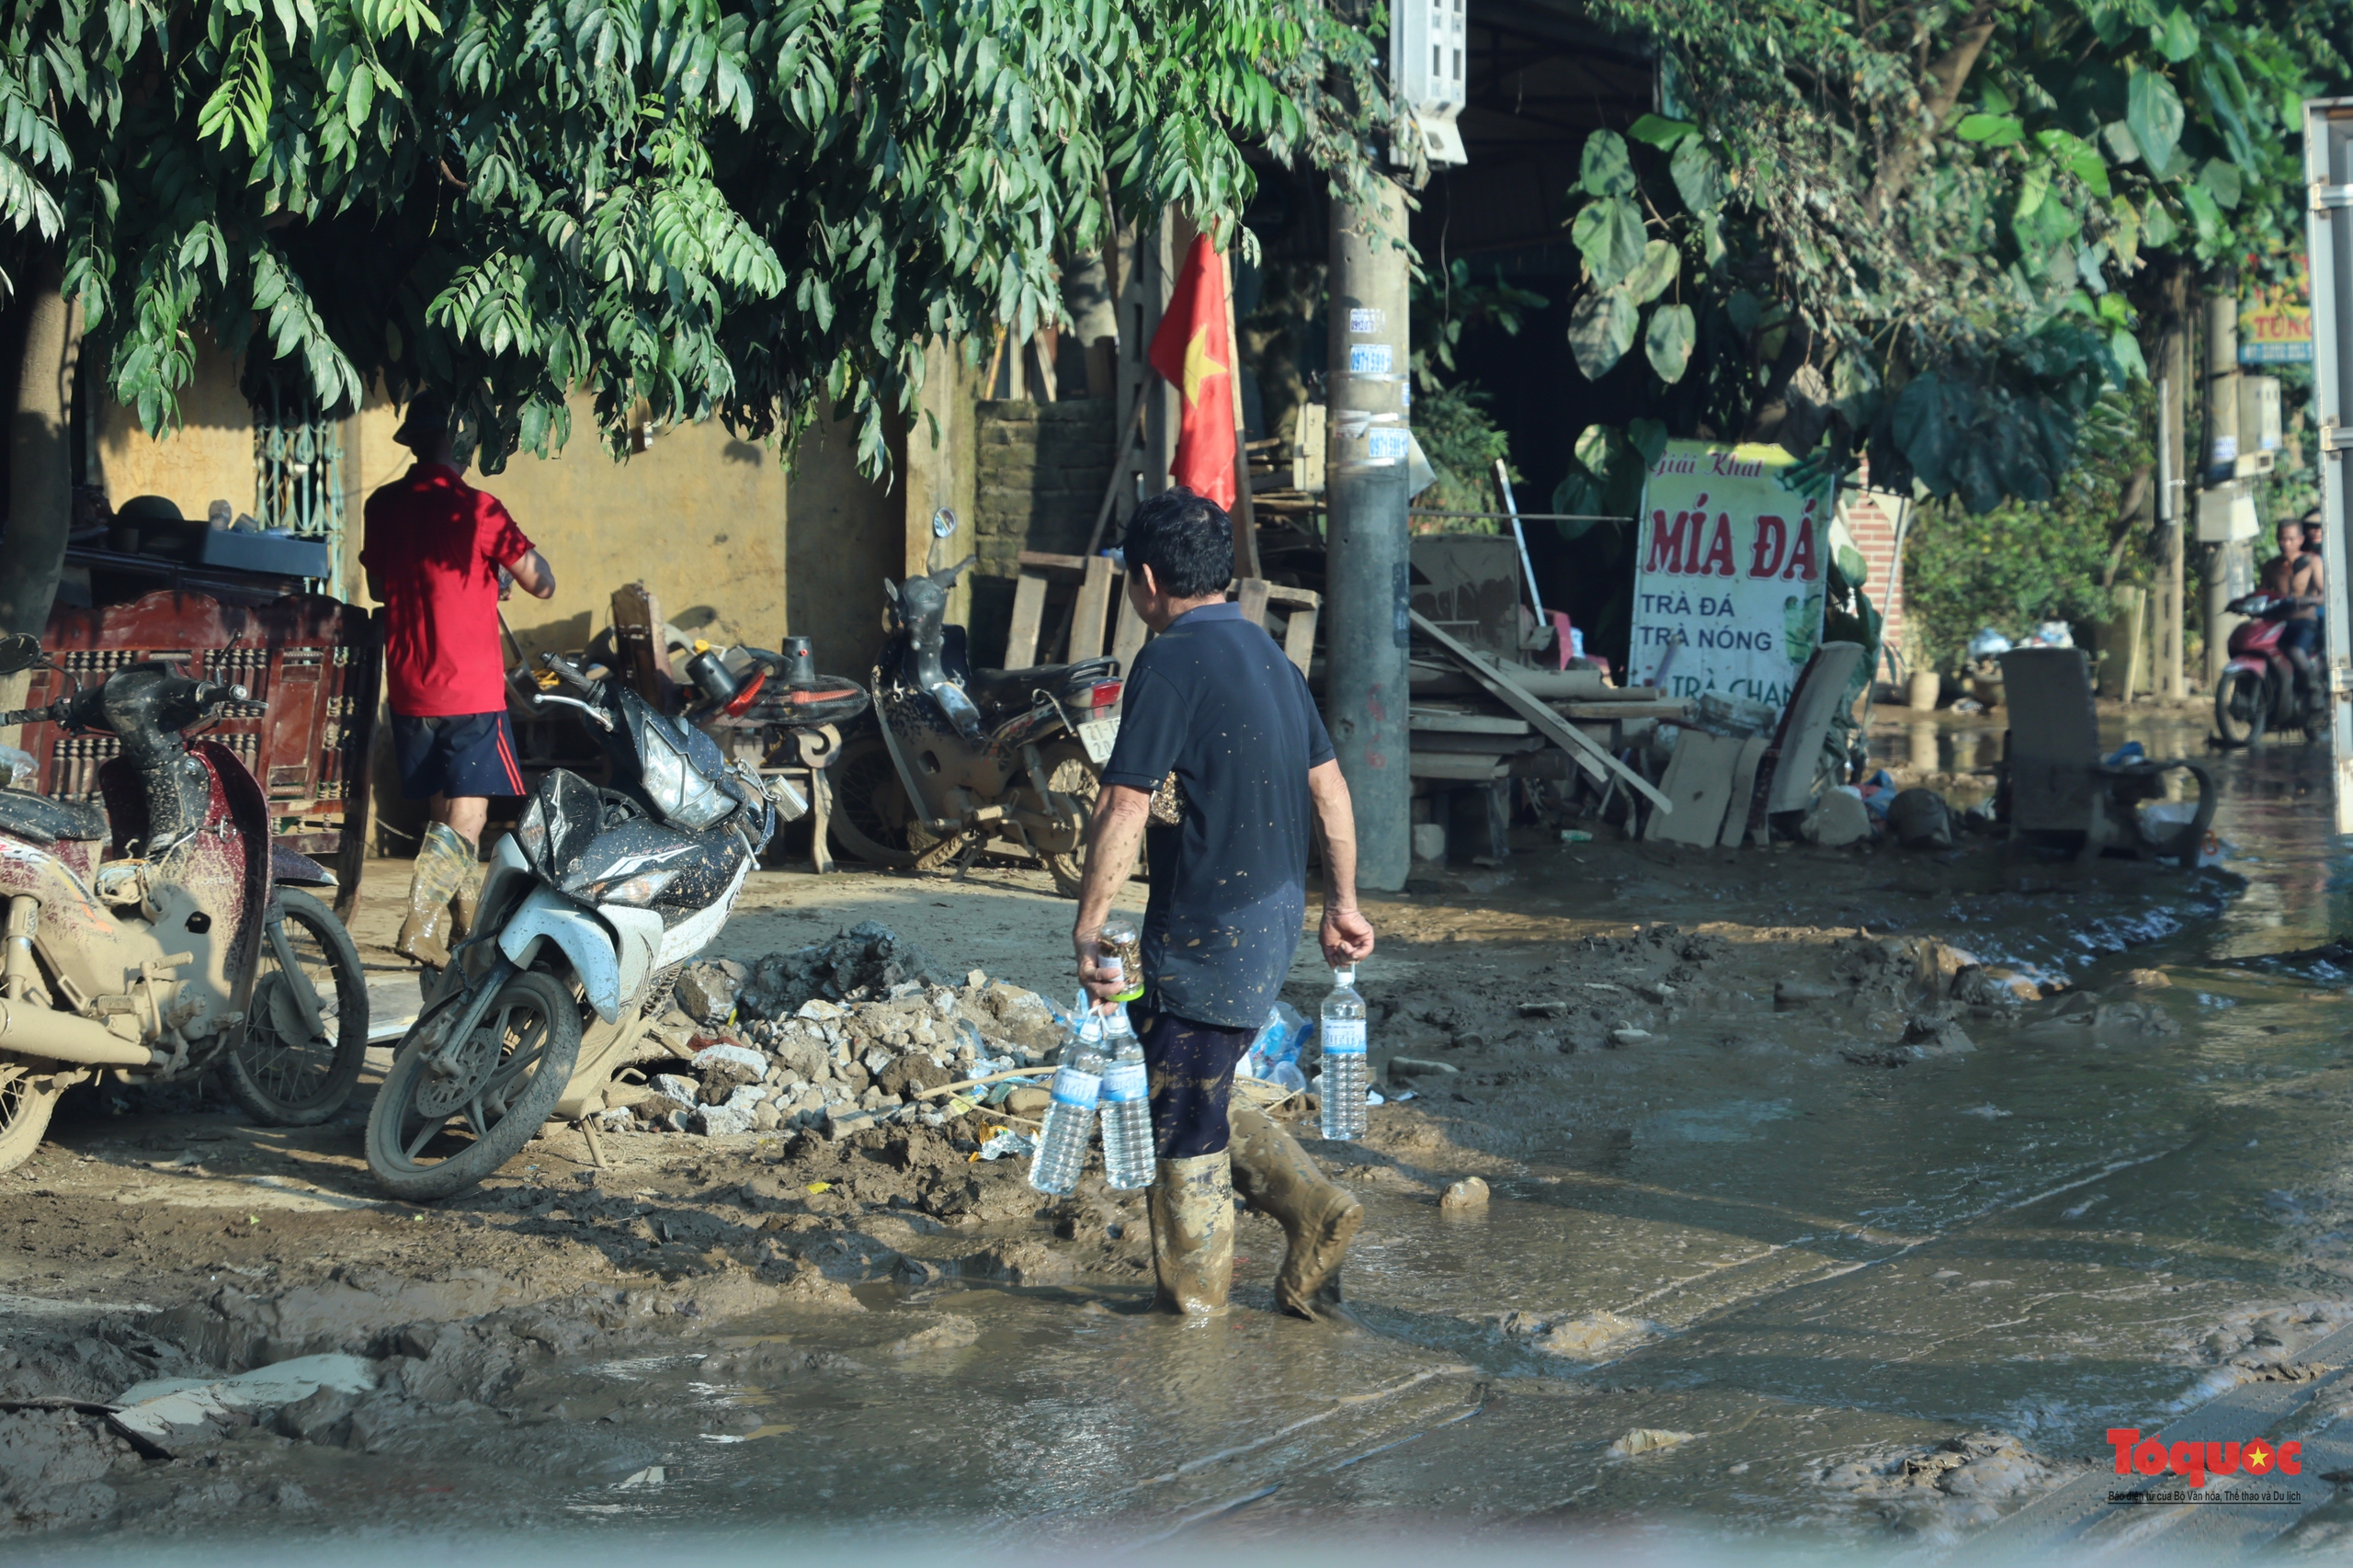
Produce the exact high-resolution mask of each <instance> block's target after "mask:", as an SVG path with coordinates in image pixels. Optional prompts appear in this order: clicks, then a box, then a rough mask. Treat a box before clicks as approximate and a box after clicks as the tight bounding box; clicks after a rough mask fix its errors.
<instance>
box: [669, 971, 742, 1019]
mask: <svg viewBox="0 0 2353 1568" xmlns="http://www.w3.org/2000/svg"><path fill="white" fill-rule="evenodd" d="M751 978H752V971H750V970H748V969H746V968H745V967H744V966H743V965H742V964H740V963H737V962H735V961H734V960H733V959H705V960H702V961H701V962H699V963H690V964H688V966H687V967H686V968H685V969H683V970H681V971H678V982H677V984H676V987H675V988H674V989H673V990H672V991H671V995H672V996H673V997H674V998H676V1001H677V1004H678V1006H680V1007H682V1008H684V1009H685V1010H686V1013H687V1016H688V1017H691V1018H693V1019H694V1020H695V1021H696V1022H697V1023H700V1024H709V1025H714V1026H715V1025H719V1024H723V1023H725V1022H726V1021H727V1020H728V1018H729V1017H730V1016H731V1015H733V1013H734V1011H735V999H736V997H737V995H738V994H741V993H742V991H743V989H744V986H745V983H746V982H748V981H749V980H750V979H751Z"/></svg>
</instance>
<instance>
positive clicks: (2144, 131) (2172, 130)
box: [2124, 71, 2182, 172]
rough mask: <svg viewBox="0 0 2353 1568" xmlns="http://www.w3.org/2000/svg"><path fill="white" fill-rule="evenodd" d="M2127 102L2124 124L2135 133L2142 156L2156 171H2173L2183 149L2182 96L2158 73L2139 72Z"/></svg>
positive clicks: (2134, 75) (2128, 88)
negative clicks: (2177, 155) (2178, 153)
mask: <svg viewBox="0 0 2353 1568" xmlns="http://www.w3.org/2000/svg"><path fill="white" fill-rule="evenodd" d="M2125 98H2126V106H2127V107H2126V108H2125V111H2124V123H2125V124H2126V125H2127V126H2129V127H2130V128H2131V131H2132V140H2133V142H2135V143H2136V144H2137V145H2138V146H2139V147H2140V149H2141V155H2142V156H2143V158H2146V159H2147V160H2148V161H2149V167H2150V168H2152V169H2154V170H2157V171H2159V172H2163V171H2165V170H2167V169H2170V168H2171V167H2172V166H2173V162H2174V154H2175V153H2176V152H2177V151H2178V150H2179V148H2180V145H2181V120H2182V111H2181V95H2180V94H2178V93H2177V92H2175V91H2174V89H2173V84H2172V83H2171V82H2168V81H2166V80H2165V78H2164V77H2163V76H2160V75H2158V74H2155V73H2154V72H2151V71H2135V72H2133V73H2132V80H2131V85H2129V86H2127V88H2126V89H2125Z"/></svg>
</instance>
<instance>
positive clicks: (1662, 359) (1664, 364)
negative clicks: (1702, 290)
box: [1643, 305, 1699, 386]
mask: <svg viewBox="0 0 2353 1568" xmlns="http://www.w3.org/2000/svg"><path fill="white" fill-rule="evenodd" d="M1698 341H1699V323H1698V322H1697V321H1696V320H1694V319H1693V317H1692V314H1691V307H1690V306H1688V305H1661V306H1660V307H1659V308H1658V309H1657V310H1655V311H1653V312H1651V330H1650V332H1649V334H1648V335H1646V336H1645V337H1644V338H1643V353H1645V354H1647V355H1649V356H1650V361H1651V369H1654V370H1655V371H1657V372H1658V379H1659V380H1660V381H1665V383H1666V384H1667V385H1669V386H1673V385H1674V384H1675V383H1676V382H1677V381H1681V380H1682V379H1683V371H1684V368H1685V367H1686V366H1688V365H1689V364H1690V363H1691V348H1692V345H1694V344H1695V343H1697V342H1698Z"/></svg>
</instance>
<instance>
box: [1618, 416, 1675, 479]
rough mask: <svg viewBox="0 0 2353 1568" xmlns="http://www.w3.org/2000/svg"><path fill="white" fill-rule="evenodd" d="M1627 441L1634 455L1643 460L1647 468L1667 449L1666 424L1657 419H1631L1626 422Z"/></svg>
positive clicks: (1644, 466)
mask: <svg viewBox="0 0 2353 1568" xmlns="http://www.w3.org/2000/svg"><path fill="white" fill-rule="evenodd" d="M1626 441H1627V444H1628V445H1629V446H1631V447H1632V448H1633V449H1634V455H1635V456H1637V457H1639V458H1641V459H1642V460H1643V468H1644V469H1645V470H1647V469H1648V468H1649V467H1650V466H1651V464H1653V463H1654V462H1656V461H1658V460H1659V459H1660V458H1661V457H1662V456H1663V455H1665V451H1666V425H1665V421H1663V420H1657V419H1630V420H1628V421H1627V422H1626Z"/></svg>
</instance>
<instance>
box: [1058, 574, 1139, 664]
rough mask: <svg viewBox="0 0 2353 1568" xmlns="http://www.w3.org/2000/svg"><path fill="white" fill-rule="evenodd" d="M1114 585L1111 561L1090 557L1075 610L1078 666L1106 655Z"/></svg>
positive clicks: (1073, 655)
mask: <svg viewBox="0 0 2353 1568" xmlns="http://www.w3.org/2000/svg"><path fill="white" fill-rule="evenodd" d="M1111 582H1112V572H1111V562H1110V560H1109V559H1108V557H1106V556H1101V555H1090V556H1088V557H1087V558H1086V577H1085V579H1084V580H1082V581H1081V582H1080V583H1079V585H1078V604H1077V606H1076V608H1074V609H1073V610H1072V611H1071V622H1070V662H1071V663H1072V664H1076V663H1078V662H1079V661H1080V660H1081V659H1094V658H1099V657H1101V656H1102V653H1103V624H1104V621H1105V620H1106V619H1108V617H1109V615H1110V613H1111ZM1120 597H1122V598H1124V597H1127V596H1125V595H1124V594H1123V595H1121V596H1120Z"/></svg>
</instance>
